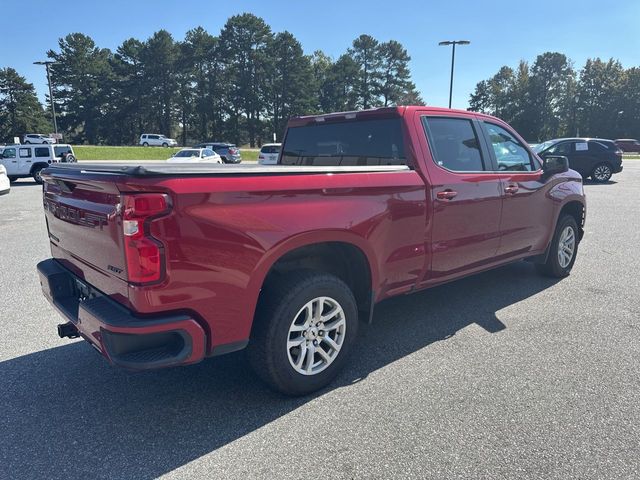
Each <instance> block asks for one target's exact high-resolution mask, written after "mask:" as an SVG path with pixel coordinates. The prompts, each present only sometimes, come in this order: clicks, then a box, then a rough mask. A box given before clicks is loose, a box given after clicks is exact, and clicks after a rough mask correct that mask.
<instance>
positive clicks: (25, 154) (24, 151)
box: [20, 148, 31, 158]
mask: <svg viewBox="0 0 640 480" xmlns="http://www.w3.org/2000/svg"><path fill="white" fill-rule="evenodd" d="M29 157H31V149H30V148H21V149H20V158H29Z"/></svg>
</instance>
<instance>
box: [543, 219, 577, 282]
mask: <svg viewBox="0 0 640 480" xmlns="http://www.w3.org/2000/svg"><path fill="white" fill-rule="evenodd" d="M566 228H571V229H573V235H574V238H575V246H574V249H573V255H572V257H571V260H570V261H569V263H568V264H566V265H565V266H562V265H561V264H560V259H559V254H558V250H560V239H561V235H562V232H564V230H565V229H566ZM579 239H580V234H579V230H578V224H577V223H576V220H575V218H573V217H572V216H571V215H563V216H562V217H560V218H559V219H558V224H557V225H556V230H555V232H554V233H553V238H552V239H551V245H550V246H549V255H548V256H547V261H546V262H545V263H539V264H536V269H537V270H538V272H539V273H541V274H542V275H545V276H547V277H555V278H563V277H566V276H567V275H569V273H570V272H571V269H572V268H573V264H574V263H575V261H576V257H577V256H578V246H579V244H580V240H579Z"/></svg>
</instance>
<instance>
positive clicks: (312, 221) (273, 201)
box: [44, 107, 584, 354]
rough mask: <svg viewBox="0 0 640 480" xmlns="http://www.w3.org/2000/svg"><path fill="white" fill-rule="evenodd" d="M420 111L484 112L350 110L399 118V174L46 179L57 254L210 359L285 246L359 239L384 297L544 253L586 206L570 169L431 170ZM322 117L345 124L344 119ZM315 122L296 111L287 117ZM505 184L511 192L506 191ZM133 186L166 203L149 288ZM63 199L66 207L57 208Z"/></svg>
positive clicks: (250, 307)
mask: <svg viewBox="0 0 640 480" xmlns="http://www.w3.org/2000/svg"><path fill="white" fill-rule="evenodd" d="M426 114H428V115H445V114H446V115H456V116H463V117H466V118H481V117H482V116H478V115H476V114H473V113H470V112H464V111H452V110H447V109H434V108H427V107H398V108H390V109H379V110H375V111H371V112H366V113H358V118H361V116H370V117H375V116H396V117H402V119H403V123H404V129H405V136H406V141H407V145H406V146H405V151H406V152H407V156H408V158H409V161H410V163H411V165H410V166H411V167H412V169H410V170H404V171H402V170H401V171H396V172H376V173H364V172H363V173H339V174H296V175H287V174H283V175H262V176H255V175H249V174H246V175H229V176H227V175H223V176H192V177H184V176H180V177H178V176H176V177H172V176H160V177H132V176H126V175H118V174H113V175H98V174H93V173H91V172H88V173H77V174H75V175H63V174H58V173H56V174H52V175H45V180H46V182H45V193H44V198H45V205H46V208H45V213H46V216H47V224H48V227H49V231H50V238H51V251H52V255H53V257H54V258H55V259H57V260H59V261H60V262H61V263H62V264H63V265H64V266H65V267H67V268H68V269H70V270H71V271H72V272H74V273H75V274H76V275H78V276H79V277H81V278H83V279H84V280H85V281H86V282H87V283H89V284H91V285H92V286H94V287H95V288H96V289H98V290H100V291H101V292H103V293H105V294H107V295H109V296H110V297H111V298H112V299H114V300H116V301H118V302H119V303H121V304H123V305H125V306H126V307H127V308H129V309H131V310H132V311H134V312H135V313H136V314H138V315H141V316H144V317H149V316H150V317H152V316H153V315H154V314H161V313H166V312H182V313H185V314H187V315H189V317H190V318H193V319H195V321H197V322H198V323H199V325H200V327H202V329H203V330H204V332H205V334H206V336H207V346H206V354H211V353H212V350H213V348H214V347H216V346H219V345H224V344H230V343H234V342H240V341H243V340H246V339H247V338H248V337H249V334H250V331H251V326H252V322H253V317H254V313H255V309H256V304H257V300H258V295H259V292H260V289H261V288H262V285H263V282H264V279H265V277H266V275H267V274H268V272H269V270H270V268H271V267H272V265H273V264H274V263H275V262H276V261H277V260H278V259H279V258H281V257H282V256H283V255H284V254H286V253H287V252H290V251H292V250H293V249H296V248H299V247H301V246H305V245H310V244H314V243H322V242H345V243H348V244H351V245H353V246H355V247H357V248H359V249H360V250H361V251H362V253H363V254H364V255H365V257H366V259H367V260H368V262H369V266H370V270H371V277H372V279H371V280H372V285H371V289H372V294H373V298H374V299H375V301H379V300H382V299H384V298H386V297H389V296H392V295H397V294H400V293H404V292H408V291H411V290H414V289H417V288H425V287H428V286H431V285H435V284H438V283H442V282H444V281H449V280H452V279H455V278H459V277H462V276H465V275H468V274H471V273H475V272H477V271H481V270H484V269H487V268H489V267H492V266H496V265H500V264H503V263H506V262H508V261H512V260H514V259H517V258H523V257H526V256H531V255H536V254H540V253H542V252H544V250H545V249H546V247H547V244H548V242H549V240H550V238H551V234H552V232H553V228H554V225H555V221H556V219H557V216H558V214H559V211H560V209H561V207H562V205H564V204H566V203H567V202H569V201H574V200H577V201H579V202H580V203H583V204H584V195H583V192H582V184H581V182H580V177H579V175H577V174H575V172H568V173H566V174H562V175H557V176H554V177H553V178H551V179H546V180H545V179H544V177H543V173H542V171H541V170H539V171H537V172H531V173H522V174H515V173H513V172H512V173H510V174H507V173H499V172H498V173H467V174H460V173H452V172H449V171H447V170H445V169H444V168H442V167H440V166H438V165H436V163H435V162H434V161H433V158H432V154H431V150H430V148H429V144H428V141H427V139H426V136H425V135H424V131H423V130H422V127H421V120H420V117H421V116H422V115H426ZM323 118H324V121H333V120H334V119H336V118H342V119H344V114H334V115H330V116H324V117H323ZM482 118H484V117H482ZM315 121H317V120H316V117H302V118H297V119H292V120H291V121H290V126H292V125H304V124H306V123H309V122H315ZM492 121H494V122H498V123H500V124H501V125H504V126H505V128H508V126H506V125H505V124H504V122H500V121H499V120H497V119H492ZM513 185H516V186H517V187H518V189H517V190H518V191H517V192H516V193H513V194H508V193H506V192H505V187H507V186H513ZM444 190H453V191H455V192H456V195H455V197H453V198H451V199H444V198H438V193H439V192H442V191H444ZM133 192H160V193H166V194H168V195H169V198H170V202H171V204H172V206H171V211H170V213H169V214H168V215H166V216H163V217H161V218H157V219H155V220H153V221H151V222H150V223H149V232H150V234H151V235H152V236H153V237H154V238H156V239H158V240H159V241H161V242H162V245H163V250H164V262H165V269H164V270H165V273H164V276H163V278H162V280H161V281H160V282H159V283H157V284H154V285H145V286H136V285H132V284H129V283H127V281H126V266H125V259H124V254H123V248H122V218H121V215H120V213H121V212H120V211H119V208H120V206H119V205H120V203H119V202H120V195H121V194H123V193H133ZM47 202H48V203H47ZM63 207H67V208H68V210H67V211H66V213H62V214H61V213H60V212H65V211H64V209H62V210H61V208H63ZM74 209H75V210H74ZM92 215H97V217H94V216H92Z"/></svg>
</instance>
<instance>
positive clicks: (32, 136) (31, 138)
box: [22, 133, 56, 144]
mask: <svg viewBox="0 0 640 480" xmlns="http://www.w3.org/2000/svg"><path fill="white" fill-rule="evenodd" d="M22 141H23V142H24V143H25V144H30V143H47V144H51V143H56V139H55V138H53V137H49V136H48V135H42V134H40V133H27V134H26V135H25V136H24V138H23V140H22Z"/></svg>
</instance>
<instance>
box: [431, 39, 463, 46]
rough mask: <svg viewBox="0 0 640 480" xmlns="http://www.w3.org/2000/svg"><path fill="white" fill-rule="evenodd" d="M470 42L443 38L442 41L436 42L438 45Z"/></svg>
mask: <svg viewBox="0 0 640 480" xmlns="http://www.w3.org/2000/svg"><path fill="white" fill-rule="evenodd" d="M470 43H471V42H470V41H469V40H445V41H443V42H438V45H441V46H443V45H469V44H470Z"/></svg>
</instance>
